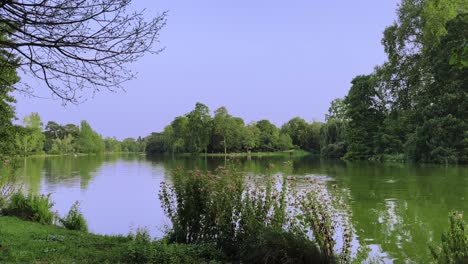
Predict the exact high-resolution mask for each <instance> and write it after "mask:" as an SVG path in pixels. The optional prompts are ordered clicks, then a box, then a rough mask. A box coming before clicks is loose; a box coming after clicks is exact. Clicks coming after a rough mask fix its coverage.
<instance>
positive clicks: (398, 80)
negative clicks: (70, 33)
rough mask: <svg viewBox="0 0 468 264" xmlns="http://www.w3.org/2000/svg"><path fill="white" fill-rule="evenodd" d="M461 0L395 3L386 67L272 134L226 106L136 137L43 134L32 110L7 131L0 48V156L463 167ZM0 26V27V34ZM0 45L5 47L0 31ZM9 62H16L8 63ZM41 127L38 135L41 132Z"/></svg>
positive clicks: (70, 130) (62, 129) (467, 158)
mask: <svg viewBox="0 0 468 264" xmlns="http://www.w3.org/2000/svg"><path fill="white" fill-rule="evenodd" d="M467 6H468V5H467V4H466V1H464V0H403V1H402V2H401V4H400V6H399V8H398V10H397V20H396V21H395V22H394V24H393V25H391V26H389V27H387V28H386V29H385V31H384V34H383V39H382V44H383V47H384V49H385V52H386V53H387V55H388V58H387V61H386V62H385V63H384V64H383V65H380V66H378V67H376V68H375V70H374V71H373V72H372V73H370V74H367V75H359V76H356V77H355V78H354V79H353V80H352V81H351V84H352V85H351V88H350V90H349V93H348V94H347V95H346V96H345V97H344V98H342V99H336V100H334V101H333V102H332V104H331V106H330V109H329V113H328V114H327V115H326V118H325V123H320V122H312V123H308V122H306V121H305V120H303V119H301V118H299V117H297V118H293V119H292V120H290V121H288V122H287V123H286V124H284V125H283V126H282V127H281V128H278V127H276V126H275V125H274V124H272V123H271V122H269V121H268V120H260V121H258V122H254V123H250V124H245V122H244V121H243V120H242V119H241V118H239V117H234V116H232V115H230V114H229V113H228V111H227V109H226V108H225V107H221V108H219V109H217V110H216V111H215V112H214V114H213V115H211V113H210V111H209V109H208V107H207V106H206V105H203V104H201V103H197V104H196V106H195V109H194V110H193V111H191V112H190V113H187V114H186V115H183V116H180V117H177V118H175V119H174V120H173V121H172V122H171V124H169V125H168V126H166V127H165V128H164V131H162V132H161V133H153V134H151V135H150V136H148V137H146V138H145V139H142V138H139V139H137V140H135V139H131V138H128V139H125V140H123V141H122V142H119V141H117V140H116V139H114V138H106V139H102V137H101V136H100V135H99V134H97V133H96V132H95V131H93V130H92V129H91V127H90V126H89V124H87V123H86V122H83V123H82V124H81V125H80V127H78V126H76V125H65V126H61V125H58V124H56V123H54V122H49V123H48V124H47V125H46V127H45V128H43V127H42V123H41V121H40V118H39V116H38V115H37V114H33V115H31V116H28V117H27V118H25V119H24V120H23V124H24V126H15V125H13V123H12V120H13V119H14V117H15V112H14V107H13V104H14V98H12V97H11V96H10V93H11V91H12V90H13V85H14V84H15V83H17V82H18V81H19V78H18V76H17V73H16V70H17V67H18V65H19V61H17V59H16V58H15V57H14V56H13V55H11V54H10V53H8V52H7V51H5V50H3V49H0V61H8V63H5V64H4V66H2V68H1V71H0V79H1V80H2V82H0V121H1V123H0V137H1V138H2V140H1V141H0V153H2V154H9V153H18V152H19V153H20V154H23V155H24V154H29V153H38V152H42V151H45V152H47V153H57V154H61V153H76V152H82V153H100V152H106V151H107V152H119V151H129V152H139V151H146V152H147V153H149V154H155V153H227V152H252V151H254V152H261V151H283V150H290V149H303V150H307V151H311V152H313V153H321V154H322V155H323V156H324V157H328V158H344V159H348V160H396V161H407V160H409V161H416V162H435V163H467V162H468V45H467V43H468V42H467V38H468V21H467V20H468V14H467V9H468V7H467ZM0 29H1V28H0ZM0 40H1V41H3V42H8V41H9V40H8V34H7V33H6V31H0ZM15 61H16V63H14V62H15ZM43 130H44V131H43ZM146 146H147V147H146Z"/></svg>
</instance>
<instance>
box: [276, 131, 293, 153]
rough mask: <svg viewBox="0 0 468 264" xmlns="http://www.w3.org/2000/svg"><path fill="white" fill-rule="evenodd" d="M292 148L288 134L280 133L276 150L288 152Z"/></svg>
mask: <svg viewBox="0 0 468 264" xmlns="http://www.w3.org/2000/svg"><path fill="white" fill-rule="evenodd" d="M293 147H294V145H293V143H292V139H291V137H290V136H289V135H288V134H285V133H281V134H280V136H279V139H278V150H290V149H292V148H293Z"/></svg>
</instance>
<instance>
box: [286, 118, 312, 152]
mask: <svg viewBox="0 0 468 264" xmlns="http://www.w3.org/2000/svg"><path fill="white" fill-rule="evenodd" d="M308 126H309V124H308V123H307V122H306V121H305V120H304V119H302V118H300V117H295V118H293V119H291V120H289V121H288V122H287V123H285V124H284V125H283V126H282V127H281V132H282V133H284V134H288V135H289V136H290V137H291V139H292V143H293V144H294V145H296V146H298V147H299V148H301V149H306V147H307V141H308V140H307V129H308Z"/></svg>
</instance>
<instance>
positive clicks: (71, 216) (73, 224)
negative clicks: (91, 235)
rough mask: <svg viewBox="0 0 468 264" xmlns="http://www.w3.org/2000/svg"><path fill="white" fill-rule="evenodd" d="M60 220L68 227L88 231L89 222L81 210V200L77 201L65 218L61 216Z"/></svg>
mask: <svg viewBox="0 0 468 264" xmlns="http://www.w3.org/2000/svg"><path fill="white" fill-rule="evenodd" d="M59 222H60V224H62V225H63V226H64V227H65V228H66V229H70V230H78V231H82V232H88V224H87V223H86V219H85V218H84V216H83V214H82V213H81V211H80V204H79V202H75V203H74V204H73V205H72V207H71V208H70V211H69V212H68V214H67V215H66V216H65V217H64V218H60V219H59Z"/></svg>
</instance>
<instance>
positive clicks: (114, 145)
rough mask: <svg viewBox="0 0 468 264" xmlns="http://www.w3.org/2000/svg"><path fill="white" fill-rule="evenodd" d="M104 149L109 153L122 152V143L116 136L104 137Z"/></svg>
mask: <svg viewBox="0 0 468 264" xmlns="http://www.w3.org/2000/svg"><path fill="white" fill-rule="evenodd" d="M104 150H105V152H108V153H119V152H122V144H121V143H120V142H119V141H118V140H117V139H116V138H110V137H106V138H104Z"/></svg>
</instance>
